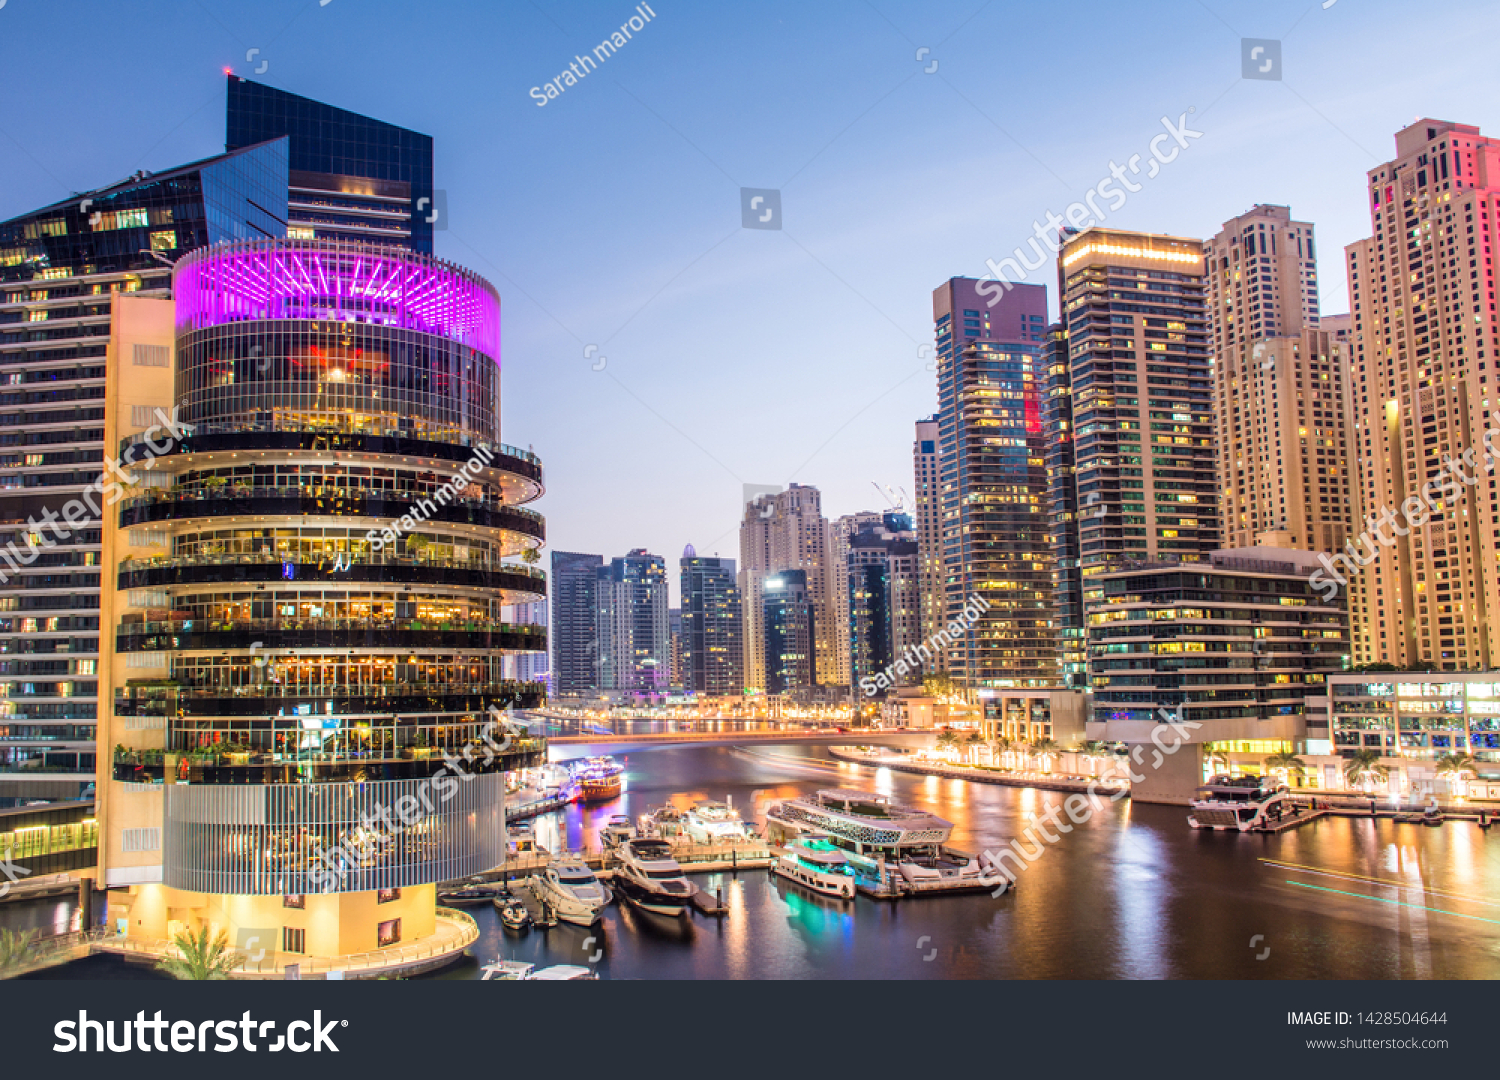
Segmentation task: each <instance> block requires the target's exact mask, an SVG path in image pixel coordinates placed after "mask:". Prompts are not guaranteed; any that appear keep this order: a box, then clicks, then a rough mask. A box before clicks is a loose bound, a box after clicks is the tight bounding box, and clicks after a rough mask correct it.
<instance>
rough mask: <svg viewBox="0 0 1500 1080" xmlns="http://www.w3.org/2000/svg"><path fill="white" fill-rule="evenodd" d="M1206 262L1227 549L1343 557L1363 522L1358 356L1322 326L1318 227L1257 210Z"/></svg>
mask: <svg viewBox="0 0 1500 1080" xmlns="http://www.w3.org/2000/svg"><path fill="white" fill-rule="evenodd" d="M1206 256H1207V260H1208V295H1209V310H1210V311H1211V312H1212V313H1213V317H1212V329H1213V337H1214V356H1215V364H1214V417H1215V422H1216V425H1217V439H1216V443H1217V446H1218V475H1219V484H1220V495H1219V497H1220V499H1221V515H1222V516H1221V521H1222V526H1221V531H1222V533H1223V538H1224V545H1225V546H1226V547H1229V548H1242V547H1253V546H1255V545H1256V544H1258V543H1259V542H1260V541H1261V539H1262V538H1270V537H1274V543H1275V544H1276V546H1279V547H1290V548H1298V549H1301V550H1304V551H1326V552H1334V551H1339V550H1341V549H1342V548H1343V546H1344V544H1345V542H1346V541H1347V540H1348V539H1349V523H1350V522H1351V521H1352V519H1353V514H1352V510H1351V508H1350V500H1351V498H1352V488H1353V479H1352V477H1351V476H1350V472H1351V469H1350V464H1351V460H1350V453H1349V445H1348V441H1349V439H1348V426H1349V417H1348V376H1349V363H1348V349H1347V343H1346V342H1345V341H1344V340H1343V339H1342V337H1341V336H1340V335H1339V334H1338V332H1337V326H1336V325H1335V327H1334V328H1332V329H1333V332H1332V333H1330V332H1327V330H1325V329H1324V328H1323V327H1322V326H1321V325H1320V323H1319V319H1318V284H1317V265H1316V251H1315V248H1314V243H1313V227H1312V224H1311V223H1310V222H1305V221H1293V220H1292V219H1291V211H1290V210H1289V209H1288V208H1287V207H1285V206H1267V205H1258V206H1256V207H1254V208H1253V209H1252V210H1251V211H1250V212H1249V213H1246V214H1242V215H1240V216H1239V217H1237V218H1234V219H1232V220H1230V221H1227V222H1225V223H1224V227H1223V229H1221V230H1220V231H1219V233H1218V235H1217V236H1215V237H1214V238H1213V239H1212V240H1210V241H1209V242H1208V245H1207V250H1206ZM1330 322H1333V320H1330Z"/></svg>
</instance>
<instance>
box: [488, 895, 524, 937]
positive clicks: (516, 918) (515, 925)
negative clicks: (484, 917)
mask: <svg viewBox="0 0 1500 1080" xmlns="http://www.w3.org/2000/svg"><path fill="white" fill-rule="evenodd" d="M494 904H495V911H496V913H498V914H499V916H500V925H501V926H503V927H505V929H507V930H515V931H517V932H520V931H523V930H527V929H529V928H530V927H531V912H529V911H527V910H526V905H525V904H523V903H521V901H520V900H519V899H518V898H517V897H514V896H512V895H511V894H510V893H502V894H501V895H499V896H497V897H495V900H494Z"/></svg>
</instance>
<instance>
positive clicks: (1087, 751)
mask: <svg viewBox="0 0 1500 1080" xmlns="http://www.w3.org/2000/svg"><path fill="white" fill-rule="evenodd" d="M1078 752H1079V753H1080V754H1082V755H1083V756H1084V757H1085V758H1087V759H1088V761H1089V763H1090V764H1091V765H1093V766H1094V775H1095V776H1097V775H1099V763H1100V762H1101V761H1104V760H1105V759H1106V758H1108V757H1109V756H1110V754H1109V744H1108V743H1103V742H1100V741H1099V740H1098V739H1090V740H1088V742H1086V743H1084V744H1083V745H1082V746H1080V747H1079V748H1078Z"/></svg>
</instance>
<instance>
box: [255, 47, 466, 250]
mask: <svg viewBox="0 0 1500 1080" xmlns="http://www.w3.org/2000/svg"><path fill="white" fill-rule="evenodd" d="M225 128H226V132H225V149H227V150H237V149H239V148H241V147H244V146H252V145H254V144H256V143H261V142H265V141H266V140H268V139H279V138H282V137H285V138H286V140H287V165H288V168H289V169H290V185H291V192H290V203H289V211H290V215H291V217H290V226H289V235H291V236H293V237H296V238H299V239H320V240H321V239H329V240H344V241H348V240H358V241H359V242H361V243H365V244H378V245H382V246H394V247H405V248H410V249H411V250H412V251H418V252H422V253H423V254H428V255H430V254H432V231H433V225H434V224H436V223H438V219H437V215H438V213H439V212H440V211H441V209H442V207H440V206H438V205H437V204H435V203H434V202H433V199H434V194H433V189H432V137H431V136H430V135H423V134H421V133H420V132H416V131H408V130H407V129H406V128H401V127H397V126H396V125H395V124H387V123H385V122H384V121H381V120H375V119H372V118H371V117H368V116H361V115H360V114H359V113H354V112H349V111H348V110H346V109H337V108H334V107H333V106H332V105H325V104H323V103H322V102H320V101H313V100H312V99H310V98H305V97H299V96H297V95H296V94H288V93H286V92H285V91H284V90H277V89H275V88H273V87H270V86H263V85H261V84H260V83H255V82H251V81H250V80H248V79H242V78H240V77H239V76H237V75H230V76H229V107H228V112H227V118H226V124H225Z"/></svg>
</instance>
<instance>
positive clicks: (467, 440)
mask: <svg viewBox="0 0 1500 1080" xmlns="http://www.w3.org/2000/svg"><path fill="white" fill-rule="evenodd" d="M181 427H182V430H183V431H184V432H185V433H186V435H187V436H188V437H189V438H191V437H193V436H201V435H245V434H293V435H328V436H335V435H358V436H365V437H369V438H380V439H409V440H413V441H416V442H435V443H445V444H447V445H450V446H465V447H474V448H478V447H480V446H489V447H491V448H492V449H494V450H495V451H496V452H497V453H498V454H500V455H501V456H502V457H511V458H518V459H520V460H521V461H525V462H527V463H528V464H531V465H535V466H536V467H537V468H538V469H540V468H541V467H542V459H541V458H540V457H538V456H537V455H536V454H534V453H532V452H531V451H530V450H521V449H519V448H517V447H514V446H509V445H507V444H506V443H491V442H490V441H489V440H488V439H485V438H482V437H480V436H478V435H475V434H473V433H471V432H467V431H455V430H451V429H433V428H411V427H400V426H395V427H390V426H384V425H382V426H374V425H368V426H355V425H353V424H350V425H348V426H345V427H332V426H330V425H328V424H314V423H303V424H299V423H297V422H295V421H293V420H278V421H275V422H272V423H253V422H244V423H227V424H226V423H217V424H214V423H209V424H182V425H181ZM148 435H150V437H151V441H153V442H155V443H157V444H160V442H161V441H162V439H164V438H168V436H167V435H166V434H165V432H164V430H163V429H157V430H156V431H153V432H144V431H143V432H139V433H137V434H134V435H128V436H126V437H125V438H123V439H121V440H120V447H121V450H122V451H123V450H124V448H126V447H130V446H140V445H141V444H143V443H145V442H146V441H147V436H148Z"/></svg>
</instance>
